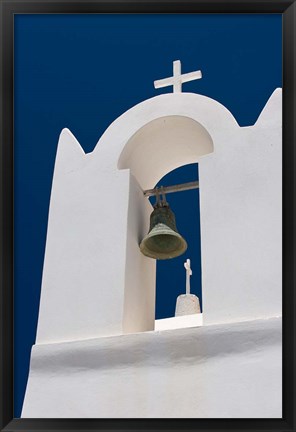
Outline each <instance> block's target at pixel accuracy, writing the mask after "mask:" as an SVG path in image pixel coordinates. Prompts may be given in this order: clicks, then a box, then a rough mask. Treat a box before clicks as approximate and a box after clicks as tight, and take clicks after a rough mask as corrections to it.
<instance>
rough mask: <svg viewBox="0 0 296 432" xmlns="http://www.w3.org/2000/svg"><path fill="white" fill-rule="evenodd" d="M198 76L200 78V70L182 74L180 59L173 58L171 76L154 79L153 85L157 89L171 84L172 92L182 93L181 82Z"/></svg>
mask: <svg viewBox="0 0 296 432" xmlns="http://www.w3.org/2000/svg"><path fill="white" fill-rule="evenodd" d="M200 78H202V74H201V71H200V70H198V71H194V72H189V73H186V74H183V75H182V74H181V62H180V60H175V61H174V62H173V76H171V77H169V78H164V79H161V80H157V81H154V87H155V88H156V89H157V88H161V87H167V86H171V85H172V86H173V88H174V90H173V92H174V93H182V83H184V82H188V81H193V80H196V79H200Z"/></svg>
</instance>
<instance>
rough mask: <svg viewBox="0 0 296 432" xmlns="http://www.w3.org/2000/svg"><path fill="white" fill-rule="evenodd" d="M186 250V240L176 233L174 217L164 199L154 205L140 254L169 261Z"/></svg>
mask: <svg viewBox="0 0 296 432" xmlns="http://www.w3.org/2000/svg"><path fill="white" fill-rule="evenodd" d="M186 249H187V243H186V240H185V239H184V238H183V237H182V236H181V235H180V234H179V233H178V231H177V227H176V219H175V215H174V213H173V212H172V210H171V209H170V207H169V205H168V203H167V202H166V200H165V198H164V201H163V202H160V201H159V199H158V197H157V202H156V204H155V205H154V210H153V212H152V213H151V216H150V228H149V232H148V234H147V235H146V236H145V237H144V238H143V240H142V241H141V244H140V250H141V252H142V254H144V255H146V256H148V257H150V258H155V259H163V260H164V259H169V258H175V257H177V256H179V255H182V254H183V253H184V252H185V251H186Z"/></svg>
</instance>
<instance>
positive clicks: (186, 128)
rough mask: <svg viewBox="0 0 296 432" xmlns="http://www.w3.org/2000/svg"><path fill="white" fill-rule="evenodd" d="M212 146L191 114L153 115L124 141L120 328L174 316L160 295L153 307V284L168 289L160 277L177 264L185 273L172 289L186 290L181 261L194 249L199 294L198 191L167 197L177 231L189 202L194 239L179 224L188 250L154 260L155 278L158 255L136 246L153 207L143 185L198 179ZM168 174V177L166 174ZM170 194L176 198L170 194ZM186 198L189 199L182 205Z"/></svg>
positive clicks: (143, 326)
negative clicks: (126, 176)
mask: <svg viewBox="0 0 296 432" xmlns="http://www.w3.org/2000/svg"><path fill="white" fill-rule="evenodd" d="M213 151H214V146H213V140H212V138H211V136H210V134H209V133H208V131H207V130H206V129H205V128H204V127H203V126H202V125H201V124H200V123H198V122H197V121H195V120H193V119H191V118H189V117H184V116H167V117H160V118H158V119H156V120H153V121H151V122H149V123H147V124H146V125H145V126H143V127H142V128H141V129H139V130H138V131H137V132H136V133H135V134H134V135H133V136H132V137H131V138H130V139H129V141H128V142H127V143H126V145H125V147H124V149H123V151H122V153H121V155H120V158H119V161H118V168H119V169H129V170H130V192H129V210H128V227H127V254H126V256H127V258H126V266H125V275H126V283H125V293H124V319H123V331H124V333H132V332H134V331H149V330H153V329H154V326H155V318H167V317H169V316H174V313H173V314H172V307H171V311H170V312H168V311H164V310H162V311H159V307H158V306H159V300H158V301H157V309H155V300H156V299H155V293H156V285H158V286H159V285H160V284H165V285H166V287H165V290H167V291H168V292H169V289H170V286H169V285H170V284H172V281H171V280H170V278H167V277H166V276H165V277H162V276H164V275H167V276H168V275H169V274H170V266H173V267H174V266H178V267H179V269H178V272H179V275H180V274H182V273H183V276H184V277H183V281H181V279H182V276H181V279H180V281H179V282H177V284H175V287H174V290H173V291H174V292H175V293H177V295H179V293H180V294H181V293H182V291H183V293H184V289H185V269H184V266H183V263H184V261H185V260H186V258H191V259H192V258H193V256H189V254H190V255H192V249H195V252H194V253H193V255H194V258H193V262H194V261H195V262H194V269H195V276H194V279H195V281H194V280H193V281H192V282H193V286H194V287H195V288H194V289H193V290H192V293H193V294H196V295H197V296H198V297H201V295H200V294H201V259H200V254H201V252H200V250H201V245H200V222H199V194H198V192H197V190H192V191H186V192H181V193H176V194H169V195H168V196H167V199H168V202H169V203H172V210H173V212H174V213H175V214H176V219H177V228H178V229H179V231H180V227H179V225H180V224H179V222H180V216H179V215H180V214H182V211H183V212H184V214H185V213H186V205H188V206H190V204H192V205H191V210H192V211H191V214H190V219H191V221H189V220H188V221H186V218H185V224H184V226H185V227H186V225H187V228H189V227H190V224H193V225H194V229H193V231H195V232H194V234H193V237H195V238H194V239H193V240H192V239H191V238H190V236H191V234H190V233H187V232H186V231H187V229H185V230H184V233H182V232H181V231H182V229H183V228H181V231H180V234H181V235H183V236H184V237H185V238H186V237H187V238H186V240H187V243H188V244H189V248H188V252H187V253H186V252H185V254H183V255H181V256H180V257H178V258H174V259H172V260H166V261H167V263H165V262H164V263H158V272H157V273H158V279H157V280H156V260H154V259H151V258H147V257H145V256H144V255H142V253H141V252H140V248H139V244H140V242H141V240H142V239H143V237H144V236H145V235H146V234H147V232H148V228H149V218H150V214H151V212H152V209H153V208H152V205H151V203H150V202H149V200H148V199H147V198H146V197H144V194H143V190H146V189H153V188H154V187H155V185H157V184H158V183H159V182H161V185H163V186H166V185H171V181H173V182H174V183H173V184H177V183H186V182H189V181H195V180H197V179H198V165H197V164H198V163H199V162H200V161H201V158H202V156H205V155H207V154H210V153H212V152H213ZM178 168H179V169H178ZM177 169H178V170H177ZM175 170H176V171H175ZM167 174H168V176H167V177H166V178H165V179H164V177H165V176H166V175H167ZM180 174H181V175H180ZM181 178H182V179H181ZM167 180H168V181H169V183H168V184H164V183H163V182H164V181H167ZM173 195H175V197H172V196H173ZM184 200H185V201H184ZM186 200H187V201H188V203H187V204H186V205H185V204H184V203H185V202H186ZM191 201H192V203H191ZM178 202H179V204H178ZM183 207H185V208H183ZM178 218H179V222H178ZM182 225H183V223H181V226H182ZM197 251H198V252H197ZM196 256H198V258H196ZM152 273H153V276H152ZM161 275H162V276H161ZM198 279H200V280H198ZM178 283H179V286H178ZM163 292H164V290H160V289H159V292H158V294H163ZM175 301H176V296H175V297H174V293H172V294H171V295H170V303H171V304H172V302H175ZM155 314H156V317H155Z"/></svg>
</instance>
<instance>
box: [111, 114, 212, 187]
mask: <svg viewBox="0 0 296 432" xmlns="http://www.w3.org/2000/svg"><path fill="white" fill-rule="evenodd" d="M213 150H214V145H213V140H212V138H211V136H210V134H209V133H208V132H207V130H206V129H205V128H204V127H203V126H202V125H201V124H200V123H198V122H197V121H196V120H193V119H192V118H189V117H184V116H177V115H174V116H165V117H159V118H157V119H155V120H152V121H150V122H149V123H147V124H146V125H145V126H143V127H141V128H140V129H139V130H138V131H137V132H136V133H135V134H134V135H133V136H132V137H131V138H130V139H129V141H128V142H127V143H126V145H125V147H124V149H123V151H122V153H121V155H120V157H119V161H118V168H119V169H126V168H129V169H130V172H131V174H132V175H133V176H134V177H135V178H136V179H137V181H138V183H139V184H140V186H141V187H142V189H149V188H152V187H154V185H155V184H156V183H157V182H158V181H159V180H160V179H161V178H162V177H163V176H165V175H166V174H167V173H169V172H170V171H173V170H174V169H176V168H179V167H180V166H183V165H188V164H190V163H196V162H199V160H200V157H202V156H204V155H206V154H209V153H212V152H213Z"/></svg>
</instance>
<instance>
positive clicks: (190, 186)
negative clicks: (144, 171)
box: [143, 181, 199, 197]
mask: <svg viewBox="0 0 296 432" xmlns="http://www.w3.org/2000/svg"><path fill="white" fill-rule="evenodd" d="M198 188H199V182H198V181H194V182H189V183H181V184H178V185H173V186H165V187H163V188H162V189H161V191H160V189H159V188H158V193H166V194H168V193H173V192H182V191H185V190H190V189H198ZM156 191H157V189H156V188H155V189H148V190H145V191H144V192H143V193H144V196H145V197H150V196H155V195H157V192H156Z"/></svg>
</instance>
